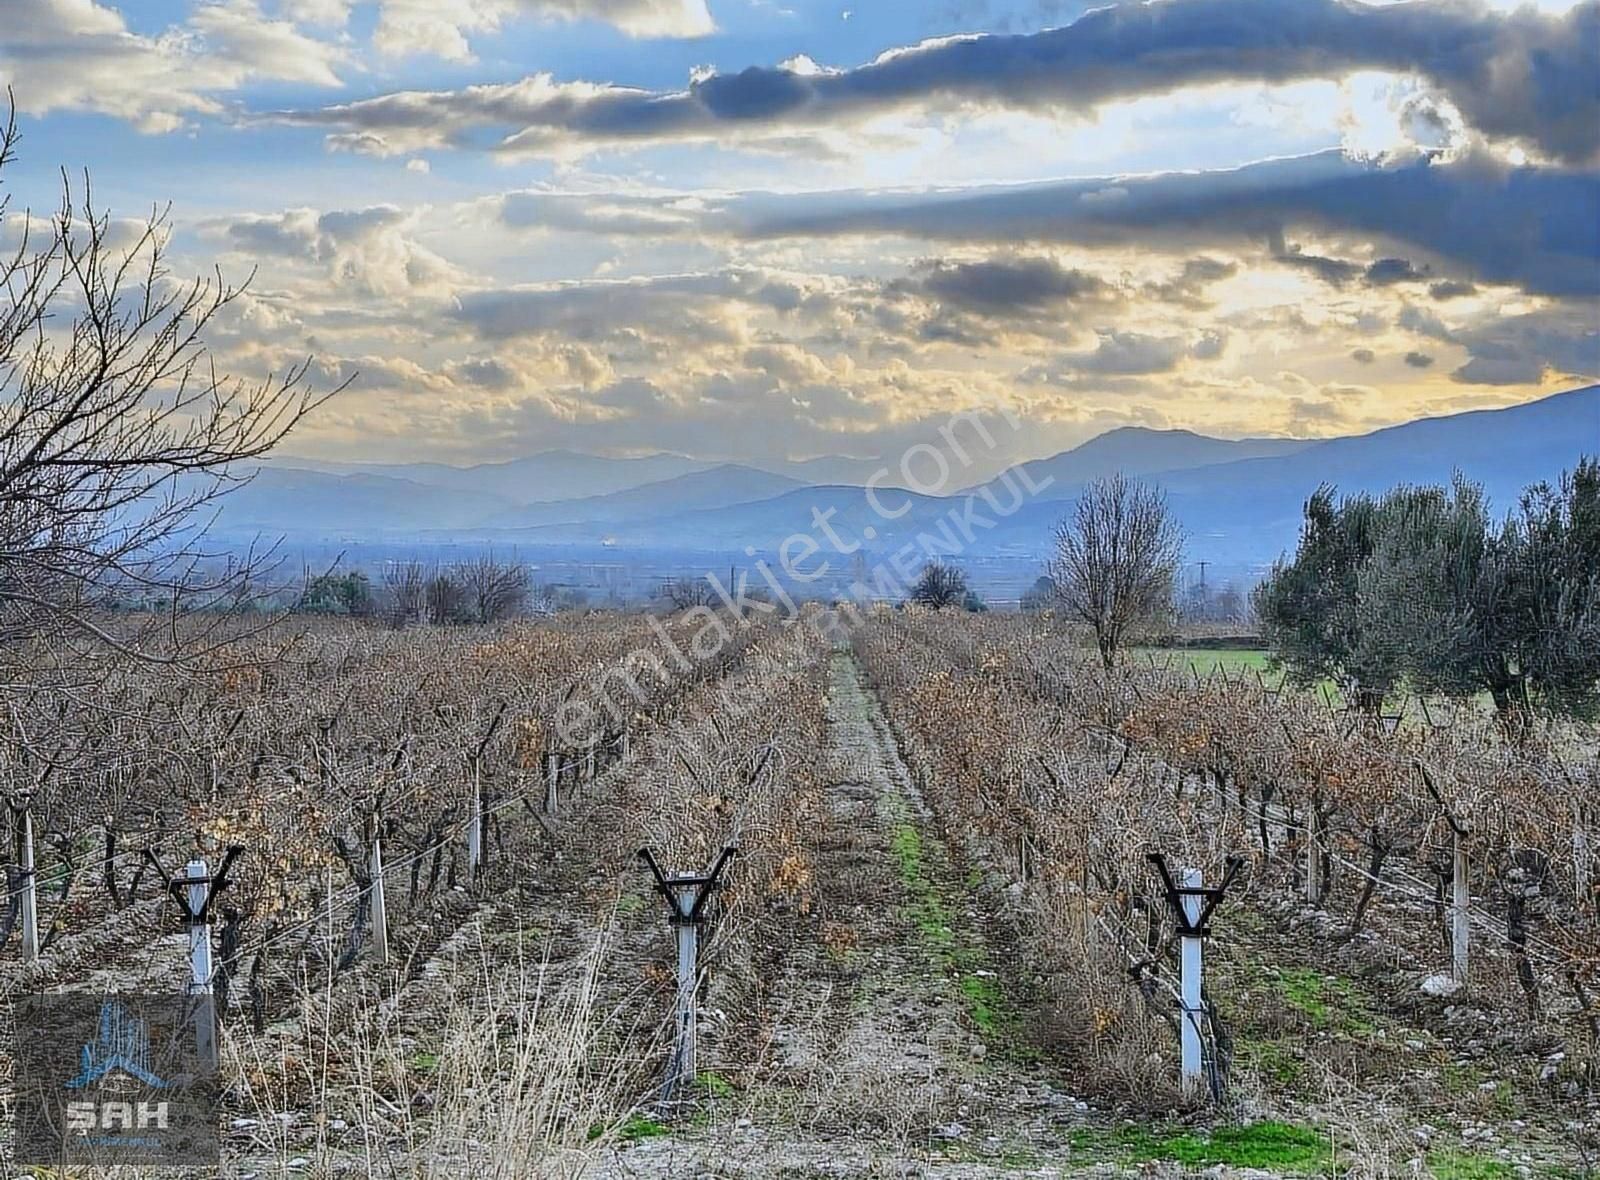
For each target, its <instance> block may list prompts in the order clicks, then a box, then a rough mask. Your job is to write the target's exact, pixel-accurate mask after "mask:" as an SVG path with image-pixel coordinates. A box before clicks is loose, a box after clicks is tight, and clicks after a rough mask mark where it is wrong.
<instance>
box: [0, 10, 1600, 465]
mask: <svg viewBox="0 0 1600 1180" xmlns="http://www.w3.org/2000/svg"><path fill="white" fill-rule="evenodd" d="M1597 79H1600V0H1586V2H1585V3H1571V2H1568V0H1539V2H1538V3H1520V4H1514V3H1499V2H1494V3H1491V2H1488V0H1404V2H1401V3H1393V4H1381V3H1380V4H1361V3H1355V2H1353V0H1151V2H1149V3H1121V4H1113V5H1111V6H1109V7H1104V6H1089V5H1085V4H1081V3H1077V2H1074V0H930V2H928V3H915V4H914V3H898V2H897V3H887V2H884V0H876V2H870V0H124V2H122V3H120V4H117V3H110V2H107V0H0V80H3V81H4V82H5V83H6V84H8V85H9V86H10V87H11V88H12V91H13V94H14V100H15V103H16V107H17V112H18V120H19V124H20V128H21V131H22V134H23V140H22V142H21V144H20V146H19V151H18V155H17V158H16V159H15V160H14V161H13V162H12V163H11V164H9V165H8V166H7V167H6V168H5V170H4V171H3V172H0V190H4V192H5V193H6V194H7V195H8V196H9V198H10V206H9V212H8V215H7V217H6V220H5V222H4V223H0V244H4V243H5V242H6V241H15V240H16V239H17V237H18V235H19V234H20V232H21V227H22V226H23V224H24V222H25V220H26V218H27V217H29V216H47V215H48V213H49V211H50V210H51V209H52V208H53V207H55V206H56V205H57V204H58V203H59V200H60V185H61V183H62V171H61V170H62V169H66V170H67V171H66V175H68V176H69V177H71V178H72V182H73V184H74V185H75V186H77V187H79V188H80V190H81V183H82V182H81V179H80V177H81V176H82V173H83V170H85V169H86V170H88V173H89V176H90V178H91V183H92V190H91V191H92V196H93V201H94V203H95V206H96V207H97V208H98V209H100V210H101V211H103V212H105V213H106V214H107V216H109V217H110V218H112V219H113V226H114V227H115V228H116V229H117V230H118V232H119V234H121V237H120V238H119V239H118V240H128V241H131V240H134V239H135V238H136V236H137V229H138V224H139V222H140V220H141V219H144V218H146V217H148V216H150V215H152V212H155V213H157V214H158V215H160V216H162V217H163V218H164V220H165V225H164V228H163V231H162V232H163V240H164V241H165V243H166V251H167V253H166V259H165V262H166V265H167V267H168V268H169V271H170V273H171V274H172V275H173V276H174V277H175V278H176V277H182V276H188V275H191V274H205V273H211V272H212V271H213V268H219V267H220V269H221V273H222V274H223V275H224V276H225V277H226V278H227V279H229V280H231V281H234V282H243V281H244V280H246V279H248V280H249V283H248V287H247V288H246V290H245V292H244V293H243V294H242V295H241V296H240V297H239V298H238V299H236V300H235V301H234V302H233V303H231V304H230V305H229V306H228V307H227V308H226V309H224V311H223V312H222V313H220V314H219V315H218V316H217V317H216V319H215V320H214V321H213V322H212V323H211V324H210V325H209V326H208V329H207V342H208V345H209V347H210V348H211V350H212V352H213V354H214V355H215V357H216V358H217V361H218V364H219V365H220V366H221V367H222V368H224V369H225V370H226V371H228V372H230V373H233V374H236V375H237V376H239V377H241V378H242V379H246V380H260V379H263V378H264V377H265V376H266V375H267V374H269V373H272V372H282V371H283V370H285V369H286V368H287V367H289V366H292V365H293V364H295V363H296V362H297V361H300V360H303V359H304V358H306V357H311V358H313V361H312V367H311V370H310V379H311V380H312V381H313V382H314V383H316V384H318V385H320V386H323V387H326V386H329V385H332V384H337V383H339V382H341V381H343V380H345V379H347V378H352V377H353V380H352V381H351V384H350V386H349V387H348V388H347V389H346V390H345V391H344V392H343V393H341V394H340V395H339V396H338V397H336V398H335V399H333V400H332V401H331V402H329V403H328V404H327V405H326V406H325V407H324V408H323V409H321V410H320V411H318V413H317V414H316V416H315V417H314V418H313V419H311V420H310V421H308V422H306V423H304V424H303V425H302V426H301V427H300V429H299V431H298V432H297V434H296V436H295V437H294V438H293V439H292V440H291V442H290V444H289V449H290V450H292V451H294V452H295V453H296V454H301V455H307V456H313V457H317V458H323V459H359V460H376V461H392V460H412V459H433V460H441V461H445V462H451V463H470V462H479V461H489V460H500V459H507V458H512V457H516V456H520V455H526V454H531V453H534V452H537V451H540V450H546V449H550V448H557V447H559V448H568V449H575V450H584V451H590V452H595V453H607V454H637V453H643V452H648V451H655V450H671V451H677V452H681V453H685V454H690V455H694V456H696V457H699V458H714V459H727V460H740V459H760V458H769V459H775V458H794V459H800V458H808V457H812V456H817V455H831V454H840V455H855V456H878V455H885V456H887V455H891V454H893V453H895V452H896V451H897V450H899V449H903V448H904V447H905V446H907V445H909V444H911V443H913V442H916V441H918V440H921V439H925V438H927V437H929V436H930V435H931V434H932V433H933V432H934V431H936V430H937V428H938V426H940V425H942V424H944V423H946V422H947V421H948V420H949V416H950V415H951V414H953V413H959V412H963V411H968V410H972V409H977V408H982V407H986V406H991V407H992V406H997V405H1003V406H1004V407H1005V408H1006V410H1007V411H1008V413H1010V414H1012V415H1014V417H1015V420H1016V421H1017V422H1019V423H1020V424H1021V426H1022V429H1021V430H1019V431H1018V432H1016V434H1015V436H1014V437H1013V438H1011V439H1009V440H1008V441H1007V442H1006V443H1005V446H1006V448H1008V449H1010V450H1012V451H1013V452H1014V453H1015V456H1019V457H1027V456H1036V455H1045V454H1050V453H1054V452H1056V451H1059V450H1063V449H1066V448H1068V447H1070V446H1073V445H1075V444H1077V443H1079V442H1082V441H1083V440H1085V439H1087V438H1089V437H1092V436H1093V435H1095V434H1098V433H1101V432H1103V431H1105V430H1108V429H1111V428H1114V427H1118V426H1130V425H1135V426H1149V427H1159V428H1184V429H1191V430H1196V431H1200V432H1203V433H1209V434H1215V435H1222V436H1228V437H1240V436H1247V435H1291V436H1297V437H1328V436H1333V435H1341V434H1350V433H1357V432H1362V431H1366V430H1371V429H1374V428H1377V427H1381V426H1385V425H1390V424H1393V423H1397V422H1402V421H1407V420H1410V419H1413V418H1416V417H1419V416H1424V415H1433V414H1445V413H1452V412H1456V411H1460V410H1466V409H1477V408H1483V407H1493V406H1504V405H1511V404H1515V403H1518V402H1522V401H1527V400H1530V399H1533V398H1536V397H1539V396H1541V395H1542V394H1545V393H1549V392H1552V391H1555V390H1559V389H1565V388H1571V387H1573V386H1576V385H1580V384H1583V383H1585V382H1587V381H1590V380H1593V379H1594V378H1595V377H1596V375H1597V374H1600V327H1597V325H1600V82H1597Z"/></svg>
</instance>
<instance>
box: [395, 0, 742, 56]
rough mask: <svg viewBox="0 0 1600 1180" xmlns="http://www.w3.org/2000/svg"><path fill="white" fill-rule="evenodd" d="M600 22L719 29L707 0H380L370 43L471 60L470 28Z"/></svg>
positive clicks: (676, 32)
mask: <svg viewBox="0 0 1600 1180" xmlns="http://www.w3.org/2000/svg"><path fill="white" fill-rule="evenodd" d="M518 19H531V20H544V21H569V22H570V21H597V22H600V23H602V24H608V25H611V26H612V27H614V28H616V29H619V30H621V31H622V32H624V33H626V34H627V35H628V36H630V37H703V36H705V35H707V34H709V33H712V32H715V31H716V25H715V23H714V22H713V21H712V19H711V14H710V12H708V11H707V9H706V5H705V0H380V3H379V5H378V23H377V26H376V28H374V30H373V33H372V43H373V45H374V46H375V47H376V48H377V50H378V52H380V53H382V54H384V55H386V56H389V57H405V56H409V55H412V54H425V55H428V56H432V57H439V58H444V59H445V60H447V61H459V62H467V61H471V60H473V52H472V47H471V45H470V44H469V42H468V40H467V34H469V33H494V32H498V31H499V30H500V28H501V27H502V26H503V25H505V24H506V23H507V22H509V21H513V20H518Z"/></svg>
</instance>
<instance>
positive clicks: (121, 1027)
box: [66, 999, 170, 1090]
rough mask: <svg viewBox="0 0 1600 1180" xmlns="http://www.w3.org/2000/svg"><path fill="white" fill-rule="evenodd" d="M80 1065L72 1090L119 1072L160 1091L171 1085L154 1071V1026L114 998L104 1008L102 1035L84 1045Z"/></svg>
mask: <svg viewBox="0 0 1600 1180" xmlns="http://www.w3.org/2000/svg"><path fill="white" fill-rule="evenodd" d="M79 1063H80V1064H79V1069H78V1074H77V1076H76V1077H74V1078H72V1079H70V1080H69V1081H68V1082H67V1083H66V1087H67V1089H69V1090H82V1089H84V1088H86V1087H88V1086H94V1085H98V1084H99V1083H101V1082H102V1081H105V1080H107V1079H108V1078H109V1077H112V1075H115V1074H119V1073H120V1074H123V1075H125V1076H126V1077H127V1078H131V1079H132V1080H134V1081H136V1082H139V1083H142V1084H143V1085H146V1086H150V1087H151V1088H153V1089H157V1090H165V1089H166V1088H167V1087H168V1085H170V1083H169V1082H167V1081H166V1079H164V1078H162V1077H161V1076H160V1075H159V1074H157V1073H156V1072H155V1071H154V1070H153V1069H151V1068H150V1026H149V1025H148V1024H146V1023H145V1022H144V1021H143V1020H140V1019H139V1018H138V1017H137V1016H135V1015H134V1014H133V1013H132V1012H129V1011H128V1010H127V1008H125V1007H123V1006H122V1004H121V1002H120V1001H118V1000H114V999H108V1000H106V1001H105V1002H104V1003H103V1004H101V1005H100V1028H99V1033H98V1035H97V1036H96V1037H95V1039H94V1040H93V1041H90V1042H89V1043H88V1044H86V1045H84V1046H83V1049H82V1050H81V1052H80V1053H79Z"/></svg>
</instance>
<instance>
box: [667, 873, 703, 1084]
mask: <svg viewBox="0 0 1600 1180" xmlns="http://www.w3.org/2000/svg"><path fill="white" fill-rule="evenodd" d="M673 892H674V893H675V894H676V896H677V904H678V911H679V913H682V914H688V913H690V912H691V911H692V910H693V909H694V904H695V900H696V898H697V896H698V895H699V892H700V886H699V885H698V884H697V883H691V884H687V885H674V887H673ZM677 934H678V999H677V1007H676V1019H675V1023H676V1027H677V1041H678V1053H677V1057H678V1060H677V1068H676V1070H675V1071H674V1072H675V1074H676V1075H677V1076H676V1077H675V1078H674V1079H672V1081H673V1083H674V1084H682V1083H683V1082H686V1081H687V1082H689V1083H691V1084H692V1083H693V1082H694V1079H695V1077H696V1076H697V1075H696V1073H695V1036H696V1033H697V1032H698V1021H697V1020H696V1018H695V992H696V991H697V989H698V983H699V971H700V967H699V961H700V924H699V922H698V921H684V922H680V923H679V924H678V927H677Z"/></svg>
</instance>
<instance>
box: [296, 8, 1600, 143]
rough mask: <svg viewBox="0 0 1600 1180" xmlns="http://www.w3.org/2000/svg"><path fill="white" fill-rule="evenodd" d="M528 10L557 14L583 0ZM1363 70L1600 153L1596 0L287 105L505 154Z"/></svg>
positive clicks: (391, 133) (1067, 111)
mask: <svg viewBox="0 0 1600 1180" xmlns="http://www.w3.org/2000/svg"><path fill="white" fill-rule="evenodd" d="M391 2H392V3H396V4H398V3H399V0H391ZM640 4H641V0H631V2H629V0H617V3H616V4H614V5H610V6H608V7H610V8H614V9H615V10H616V11H615V12H614V13H613V19H614V20H618V21H620V20H621V19H623V16H622V11H623V10H624V9H632V8H634V7H638V6H640ZM511 6H512V5H511V0H500V2H499V3H495V4H487V3H485V2H484V0H473V2H464V0H451V2H450V3H449V4H447V5H446V6H445V8H444V9H443V12H444V15H442V16H440V17H438V18H437V19H438V22H439V23H440V25H442V27H435V26H434V25H433V24H431V23H430V24H427V25H426V27H423V26H422V25H419V27H417V28H415V29H412V30H410V31H408V32H407V33H405V34H404V35H403V36H400V39H399V41H398V44H400V45H407V44H411V43H412V42H417V43H420V44H423V45H426V46H428V49H429V51H430V52H435V53H440V54H441V55H443V56H460V55H461V54H462V53H464V52H465V48H464V45H465V42H464V37H463V35H462V29H464V28H469V27H471V26H470V25H469V24H468V23H467V22H469V21H472V20H476V21H479V22H488V21H491V19H492V20H493V21H495V22H497V21H498V20H499V19H500V17H501V16H503V15H504V14H505V10H507V9H509V8H510V7H511ZM523 7H532V8H535V9H540V10H545V11H549V10H551V9H554V10H557V14H559V13H560V12H561V11H563V10H565V9H568V8H573V9H575V8H577V7H578V4H577V0H561V2H560V3H539V4H534V3H531V2H530V3H528V4H525V5H524V6H523ZM584 7H585V8H591V7H592V5H585V6H584ZM649 7H651V8H652V10H653V9H657V8H661V7H663V6H662V5H650V6H649ZM413 9H416V10H420V11H424V12H430V13H431V12H434V11H436V6H435V5H434V4H433V3H431V2H430V3H428V4H426V5H423V4H421V3H420V0H416V2H415V3H414V2H413V0H406V11H407V12H411V11H412V10H413ZM491 10H492V14H491ZM418 19H419V21H421V19H422V18H420V17H419V18H418ZM639 19H643V17H640V18H639ZM488 27H493V25H492V24H490V25H489V26H488ZM1363 70H1381V71H1390V72H1394V73H1399V74H1404V75H1418V76H1421V77H1422V78H1424V79H1426V80H1427V81H1428V82H1429V83H1430V84H1431V85H1433V86H1434V87H1437V88H1438V89H1439V90H1440V91H1441V92H1442V93H1443V95H1444V96H1445V98H1447V99H1448V101H1449V102H1450V104H1451V105H1452V106H1453V107H1454V109H1455V110H1456V111H1459V112H1460V114H1461V115H1462V116H1463V117H1464V119H1465V120H1466V121H1467V123H1468V124H1469V125H1470V126H1471V127H1473V128H1475V129H1476V130H1477V131H1478V132H1479V133H1481V134H1483V135H1485V136H1487V137H1489V138H1491V139H1495V140H1503V141H1509V142H1514V143H1518V144H1522V145H1524V146H1526V147H1527V148H1528V149H1530V150H1532V151H1534V152H1536V153H1538V154H1540V155H1542V156H1544V157H1546V158H1550V159H1556V160H1561V161H1564V162H1566V163H1569V164H1575V163H1586V162H1590V161H1593V160H1595V159H1596V157H1597V155H1600V94H1597V93H1596V90H1595V87H1594V78H1595V77H1596V76H1597V75H1600V0H1587V2H1586V3H1583V4H1580V5H1578V6H1577V7H1576V8H1574V9H1573V10H1572V11H1570V12H1568V13H1566V14H1564V15H1560V16H1557V15H1547V14H1543V13H1540V12H1537V11H1535V10H1534V9H1532V8H1524V9H1519V10H1518V11H1516V12H1513V13H1509V14H1506V13H1496V12H1492V11H1490V10H1488V9H1486V8H1483V7H1481V6H1477V5H1473V4H1467V3H1462V2H1460V0H1411V2H1409V3H1404V4H1395V5H1369V4H1362V3H1357V2H1355V0H1152V2H1150V3H1144V4H1120V5H1114V6H1111V7H1107V8H1102V9H1097V10H1094V11H1091V12H1089V13H1087V14H1085V15H1084V16H1082V17H1081V18H1079V19H1078V20H1076V21H1074V22H1073V23H1072V24H1069V25H1066V26H1064V27H1062V28H1056V29H1049V30H1046V31H1043V32H1037V33H1030V34H1024V35H1016V36H990V35H973V36H957V37H944V38H938V39H934V40H929V41H924V42H921V43H920V44H917V45H912V46H908V47H905V48H900V49H895V50H891V51H889V52H887V53H884V54H881V55H880V56H878V57H877V58H875V59H874V60H873V61H871V62H868V63H866V64H864V65H861V66H857V67H854V68H851V69H825V68H821V67H818V66H816V65H815V63H812V62H811V61H810V60H809V59H797V60H796V61H792V62H788V63H785V64H783V65H779V66H772V67H765V66H751V67H749V68H746V69H743V70H740V71H737V72H733V73H709V74H704V75H699V76H696V77H695V78H693V79H692V80H691V81H690V83H689V85H688V87H687V88H686V89H683V90H679V91H652V90H636V89H628V88H624V87H618V86H605V85H595V84H592V83H587V82H557V81H555V80H554V79H552V78H551V77H550V76H549V75H536V76H534V77H531V78H526V79H523V80H522V81H520V82H511V83H503V84H489V85H480V86H469V87H466V88H463V89H460V90H441V91H403V92H397V93H393V94H388V95H382V96H378V97H375V98H371V99H364V100H361V101H359V102H354V103H348V104H344V105H340V106H332V107H326V108H322V109H320V110H306V111H299V112H290V113H287V114H286V115H285V117H286V118H289V119H291V120H293V121H296V122H302V123H310V124H318V125H324V126H328V127H331V128H336V129H339V130H341V131H343V132H346V133H367V134H370V135H376V136H380V137H382V138H383V139H384V140H386V141H388V142H390V143H393V144H396V145H401V144H405V145H410V146H412V147H416V146H444V145H455V146H469V145H471V144H474V143H476V142H478V141H477V140H476V139H475V137H474V135H473V133H474V132H475V131H480V130H487V131H491V132H493V133H494V135H496V136H497V137H498V140H497V142H496V145H495V146H496V147H497V148H498V150H500V151H505V152H516V153H525V154H535V155H539V154H557V153H561V152H564V151H571V150H574V149H585V148H594V147H600V146H605V145H615V144H629V143H639V144H643V143H653V142H662V141H667V140H682V139H702V140H706V139H724V140H725V139H729V138H749V137H752V136H757V137H758V136H761V135H773V134H783V133H787V132H792V131H794V130H795V129H797V128H798V129H804V128H815V127H843V126H854V125H858V124H859V123H861V122H863V121H865V120H867V119H869V118H872V117H874V116H876V115H879V114H883V113H886V112H890V111H899V110H905V109H920V110H924V111H933V110H951V109H956V108H964V109H968V110H971V109H974V108H980V109H981V108H987V109H994V108H1003V109H1008V110H1015V111H1025V112H1031V113H1040V114H1048V115H1069V116H1086V115H1089V114H1091V113H1092V112H1093V111H1094V110H1095V109H1096V108H1097V107H1099V106H1101V105H1104V104H1106V103H1110V102H1115V101H1118V100H1126V99H1133V98H1139V97H1144V96H1148V95H1158V94H1169V93H1172V92H1173V91H1176V90H1179V89H1182V88H1185V87H1194V86H1207V85H1213V84H1217V83H1226V82H1261V83H1269V84H1276V83H1287V82H1293V81H1297V80H1301V79H1313V78H1340V77H1343V76H1345V75H1348V74H1350V73H1353V72H1356V71H1363ZM395 150H403V149H402V148H400V147H398V146H397V147H396V149H395Z"/></svg>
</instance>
